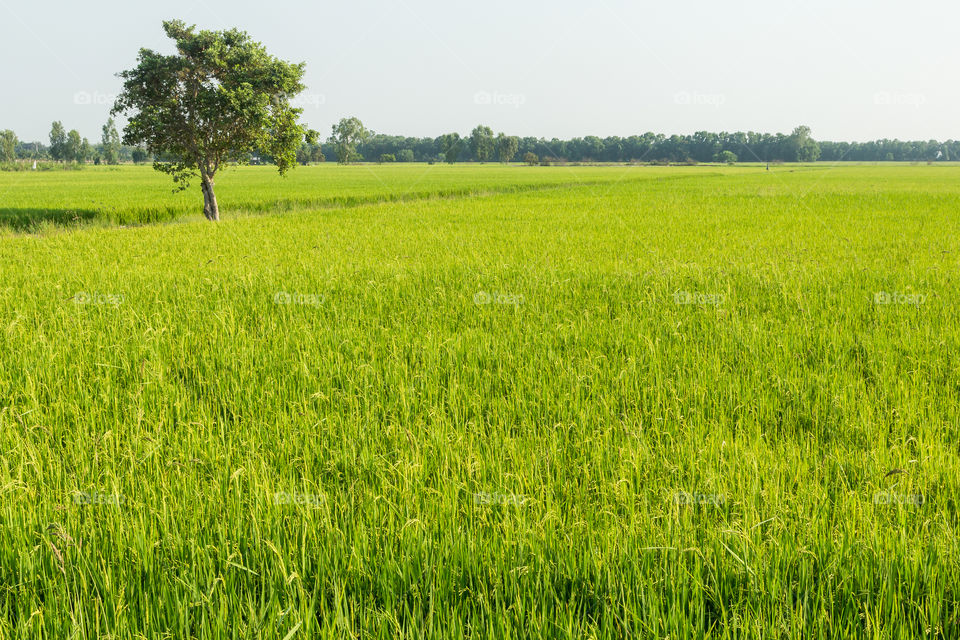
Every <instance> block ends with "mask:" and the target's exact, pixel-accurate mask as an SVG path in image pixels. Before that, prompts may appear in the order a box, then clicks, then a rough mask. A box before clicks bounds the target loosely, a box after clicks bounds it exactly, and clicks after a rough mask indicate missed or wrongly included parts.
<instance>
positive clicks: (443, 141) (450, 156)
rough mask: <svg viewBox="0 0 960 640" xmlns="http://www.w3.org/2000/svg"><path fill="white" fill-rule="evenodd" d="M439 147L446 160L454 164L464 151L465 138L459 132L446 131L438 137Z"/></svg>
mask: <svg viewBox="0 0 960 640" xmlns="http://www.w3.org/2000/svg"><path fill="white" fill-rule="evenodd" d="M437 149H439V150H440V155H442V156H443V160H444V162H446V163H447V164H454V163H456V161H457V160H459V159H460V154H461V153H463V139H462V138H461V137H460V134H459V133H445V134H443V135H442V136H440V137H439V138H437Z"/></svg>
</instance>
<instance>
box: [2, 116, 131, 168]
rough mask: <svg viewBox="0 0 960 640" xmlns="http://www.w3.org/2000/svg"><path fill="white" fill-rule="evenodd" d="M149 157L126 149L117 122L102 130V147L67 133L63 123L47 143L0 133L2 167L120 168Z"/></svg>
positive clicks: (73, 131)
mask: <svg viewBox="0 0 960 640" xmlns="http://www.w3.org/2000/svg"><path fill="white" fill-rule="evenodd" d="M148 159H150V158H149V154H148V153H147V152H146V151H145V150H144V149H142V148H139V147H134V146H130V145H124V144H122V143H121V141H120V132H119V131H118V130H117V125H116V123H115V122H114V120H113V118H109V119H107V122H106V123H105V124H104V125H103V128H102V129H101V137H100V142H99V143H94V144H91V143H90V140H88V139H87V138H84V137H81V135H80V133H79V132H78V131H77V130H76V129H71V130H70V131H67V130H66V127H64V126H63V123H62V122H60V121H59V120H58V121H56V122H54V123H53V124H52V125H51V126H50V135H49V138H48V142H47V143H43V142H23V141H21V140H20V139H19V138H18V137H17V134H16V133H14V132H13V131H10V130H9V129H7V130H3V131H0V163H13V162H16V161H24V160H25V161H52V162H60V163H64V164H87V163H93V164H120V163H121V162H136V163H141V162H146V161H147V160H148Z"/></svg>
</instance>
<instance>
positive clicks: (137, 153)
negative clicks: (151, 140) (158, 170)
mask: <svg viewBox="0 0 960 640" xmlns="http://www.w3.org/2000/svg"><path fill="white" fill-rule="evenodd" d="M130 156H131V157H132V158H133V163H134V164H143V163H144V162H146V161H147V158H149V157H150V154H149V153H147V150H146V149H144V148H142V147H134V148H133V151H131V152H130Z"/></svg>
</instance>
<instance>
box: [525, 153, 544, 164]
mask: <svg viewBox="0 0 960 640" xmlns="http://www.w3.org/2000/svg"><path fill="white" fill-rule="evenodd" d="M523 161H524V162H526V163H527V164H528V165H530V166H531V167H532V166H535V165H536V164H537V163H538V162H540V158H538V157H537V154H535V153H533V152H532V151H527V152H526V153H525V154H523Z"/></svg>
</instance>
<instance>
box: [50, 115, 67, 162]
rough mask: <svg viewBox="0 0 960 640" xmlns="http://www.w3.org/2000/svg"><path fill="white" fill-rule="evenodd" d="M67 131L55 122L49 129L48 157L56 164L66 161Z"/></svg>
mask: <svg viewBox="0 0 960 640" xmlns="http://www.w3.org/2000/svg"><path fill="white" fill-rule="evenodd" d="M66 153H67V130H66V129H64V128H63V123H61V122H59V121H57V122H54V123H53V126H51V127H50V157H51V158H52V159H54V160H56V161H58V162H60V161H63V160H65V159H66Z"/></svg>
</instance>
